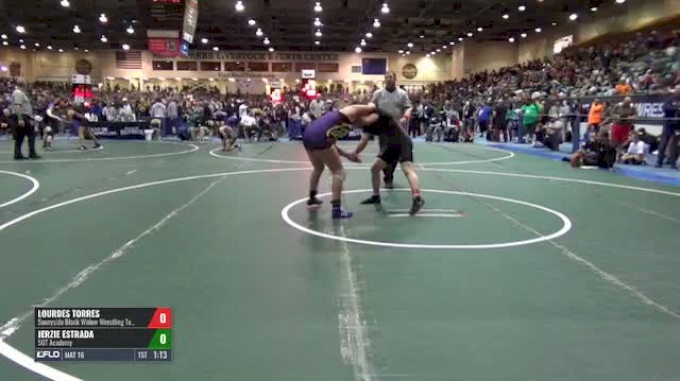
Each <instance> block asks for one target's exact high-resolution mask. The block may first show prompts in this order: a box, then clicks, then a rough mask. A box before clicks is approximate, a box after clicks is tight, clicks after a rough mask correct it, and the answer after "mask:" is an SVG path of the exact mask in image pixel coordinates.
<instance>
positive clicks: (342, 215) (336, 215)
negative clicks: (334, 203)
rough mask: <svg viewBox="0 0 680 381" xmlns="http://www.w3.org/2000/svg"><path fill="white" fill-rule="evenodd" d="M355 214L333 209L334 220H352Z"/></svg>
mask: <svg viewBox="0 0 680 381" xmlns="http://www.w3.org/2000/svg"><path fill="white" fill-rule="evenodd" d="M353 215H354V213H352V212H348V211H346V210H345V209H342V208H333V219H334V220H337V219H344V218H352V216H353Z"/></svg>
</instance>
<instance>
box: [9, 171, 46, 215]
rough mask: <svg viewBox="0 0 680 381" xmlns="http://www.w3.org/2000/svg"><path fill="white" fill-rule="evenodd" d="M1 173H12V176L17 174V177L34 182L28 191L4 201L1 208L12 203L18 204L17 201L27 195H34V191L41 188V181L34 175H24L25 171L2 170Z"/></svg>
mask: <svg viewBox="0 0 680 381" xmlns="http://www.w3.org/2000/svg"><path fill="white" fill-rule="evenodd" d="M0 174H5V175H10V176H16V177H21V178H22V179H26V180H28V181H30V182H31V183H32V184H33V185H32V186H31V189H29V190H27V191H26V192H24V193H23V194H22V195H20V196H18V197H15V198H13V199H11V200H9V201H7V202H4V203H2V204H0V208H4V207H6V206H10V205H12V204H16V203H17V202H19V201H21V200H23V199H25V198H26V197H28V196H30V195H32V194H33V193H35V192H36V191H37V190H38V188H40V182H38V180H36V179H35V178H34V177H31V176H28V175H24V174H23V173H17V172H11V171H1V170H0Z"/></svg>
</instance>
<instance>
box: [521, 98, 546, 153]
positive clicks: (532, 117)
mask: <svg viewBox="0 0 680 381" xmlns="http://www.w3.org/2000/svg"><path fill="white" fill-rule="evenodd" d="M539 98H540V94H538V93H534V94H532V95H531V99H529V98H527V100H526V104H525V105H524V106H522V115H523V119H522V126H523V127H524V132H525V133H526V138H525V142H526V143H532V142H534V140H535V134H536V129H537V127H538V122H539V120H540V115H541V112H542V111H543V110H542V109H541V106H540V105H539V104H538V103H537V101H538V99H539Z"/></svg>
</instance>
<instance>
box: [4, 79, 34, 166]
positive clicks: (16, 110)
mask: <svg viewBox="0 0 680 381" xmlns="http://www.w3.org/2000/svg"><path fill="white" fill-rule="evenodd" d="M12 105H13V108H12V117H11V118H10V128H11V130H12V132H13V134H14V160H24V159H26V157H25V156H24V155H23V154H22V153H21V146H22V145H23V143H24V138H26V137H28V152H29V157H30V158H31V159H40V156H38V154H36V153H35V124H34V120H33V117H34V116H35V115H34V114H33V104H32V103H31V100H30V99H29V98H28V96H27V95H26V80H24V79H23V78H19V79H17V83H16V89H15V90H14V91H13V92H12Z"/></svg>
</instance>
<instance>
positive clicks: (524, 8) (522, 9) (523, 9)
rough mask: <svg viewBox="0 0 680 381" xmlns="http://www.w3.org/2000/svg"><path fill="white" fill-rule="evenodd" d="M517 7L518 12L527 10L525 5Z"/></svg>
mask: <svg viewBox="0 0 680 381" xmlns="http://www.w3.org/2000/svg"><path fill="white" fill-rule="evenodd" d="M517 9H519V11H520V12H524V11H526V10H527V7H525V6H524V5H520V6H519V8H517Z"/></svg>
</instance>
